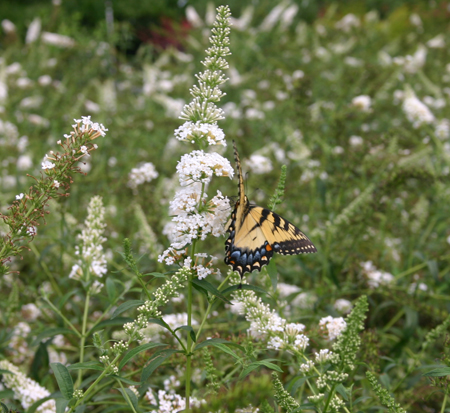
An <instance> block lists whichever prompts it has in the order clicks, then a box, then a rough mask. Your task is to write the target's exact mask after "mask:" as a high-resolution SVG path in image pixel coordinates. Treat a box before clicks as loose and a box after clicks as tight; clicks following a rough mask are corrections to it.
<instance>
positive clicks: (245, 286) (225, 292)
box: [222, 284, 269, 295]
mask: <svg viewBox="0 0 450 413" xmlns="http://www.w3.org/2000/svg"><path fill="white" fill-rule="evenodd" d="M237 290H251V291H254V292H255V293H261V294H269V293H268V292H267V291H266V290H264V289H263V288H261V287H258V286H256V285H249V284H242V288H239V285H232V286H231V287H228V288H225V290H223V291H222V294H223V295H228V294H230V293H231V292H233V291H237Z"/></svg>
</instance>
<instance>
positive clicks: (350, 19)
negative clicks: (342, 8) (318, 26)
mask: <svg viewBox="0 0 450 413" xmlns="http://www.w3.org/2000/svg"><path fill="white" fill-rule="evenodd" d="M360 25H361V22H360V20H359V17H357V16H355V15H354V14H353V13H349V14H346V15H345V16H344V17H343V18H342V19H341V20H339V21H338V22H336V23H335V25H334V27H336V29H339V30H342V31H344V32H346V33H348V32H349V31H350V30H352V29H353V28H355V27H359V26H360Z"/></svg>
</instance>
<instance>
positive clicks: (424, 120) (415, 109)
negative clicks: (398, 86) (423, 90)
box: [402, 88, 435, 129]
mask: <svg viewBox="0 0 450 413" xmlns="http://www.w3.org/2000/svg"><path fill="white" fill-rule="evenodd" d="M402 109H403V112H405V115H406V117H407V118H408V120H409V121H410V122H411V123H412V124H413V127H414V128H416V129H417V128H419V127H420V126H422V125H423V124H427V125H429V124H431V123H433V122H434V121H435V117H434V115H433V113H432V112H431V111H430V109H428V106H427V105H425V104H424V103H423V102H421V101H420V100H419V99H418V98H417V96H416V95H415V93H414V92H413V90H412V89H411V88H408V89H407V90H406V92H405V99H404V101H403V106H402Z"/></svg>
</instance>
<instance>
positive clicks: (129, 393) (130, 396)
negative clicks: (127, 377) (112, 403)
mask: <svg viewBox="0 0 450 413" xmlns="http://www.w3.org/2000/svg"><path fill="white" fill-rule="evenodd" d="M117 390H119V391H120V393H122V396H123V398H124V399H125V400H127V402H128V399H129V400H130V401H131V404H132V405H133V408H134V410H135V411H137V410H138V399H137V397H136V395H135V394H134V393H133V392H132V391H131V390H130V389H126V388H125V389H122V388H118V389H117ZM125 393H126V395H127V396H128V399H127V397H126V396H125Z"/></svg>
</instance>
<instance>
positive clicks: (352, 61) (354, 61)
mask: <svg viewBox="0 0 450 413" xmlns="http://www.w3.org/2000/svg"><path fill="white" fill-rule="evenodd" d="M344 63H345V64H346V65H348V66H350V67H362V66H364V60H361V59H358V58H357V57H353V56H346V57H344ZM330 80H333V79H330Z"/></svg>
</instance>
